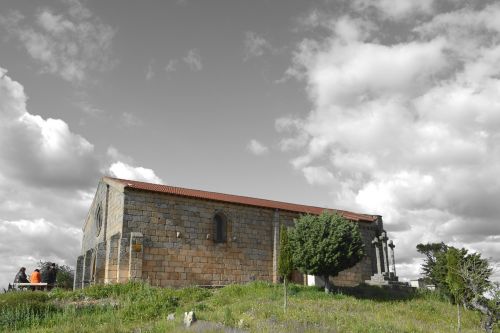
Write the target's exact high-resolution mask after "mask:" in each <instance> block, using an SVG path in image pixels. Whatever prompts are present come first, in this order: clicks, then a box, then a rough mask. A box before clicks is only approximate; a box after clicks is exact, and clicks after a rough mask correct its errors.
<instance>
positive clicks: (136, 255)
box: [128, 232, 144, 281]
mask: <svg viewBox="0 0 500 333" xmlns="http://www.w3.org/2000/svg"><path fill="white" fill-rule="evenodd" d="M142 240H143V237H142V234H141V233H140V232H132V233H130V250H129V260H128V262H129V276H130V280H131V281H140V280H142V255H143V253H144V249H143V242H142Z"/></svg>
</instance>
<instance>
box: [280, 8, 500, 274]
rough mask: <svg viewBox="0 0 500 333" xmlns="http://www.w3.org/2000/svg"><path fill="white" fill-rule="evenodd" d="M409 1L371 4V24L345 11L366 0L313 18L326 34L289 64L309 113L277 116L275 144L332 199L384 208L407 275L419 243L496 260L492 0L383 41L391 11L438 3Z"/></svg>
mask: <svg viewBox="0 0 500 333" xmlns="http://www.w3.org/2000/svg"><path fill="white" fill-rule="evenodd" d="M391 3H393V2H391ZM418 3H420V2H411V3H410V2H407V1H402V2H401V3H399V4H396V5H395V6H396V7H394V8H390V5H389V1H377V2H374V5H375V6H377V8H378V10H384V11H385V13H386V16H384V17H380V16H374V17H373V18H372V19H371V20H370V22H365V21H359V20H354V19H350V18H349V16H348V15H355V14H358V15H359V14H361V15H362V14H363V13H364V11H366V10H371V9H370V8H366V6H365V7H363V6H357V7H355V10H357V11H361V13H360V12H358V13H353V12H350V13H336V14H335V15H337V19H335V18H333V19H331V20H330V21H329V20H328V19H326V18H325V17H321V18H320V17H319V16H316V18H317V19H318V20H321V21H322V22H328V23H322V27H323V28H326V29H328V30H327V31H329V34H328V35H324V36H323V37H318V38H316V39H311V38H309V39H304V40H303V41H302V42H300V43H299V44H298V45H297V51H296V53H295V57H294V64H293V67H292V69H291V70H290V72H291V73H294V74H295V77H296V78H297V79H299V80H303V81H304V82H305V84H306V88H307V92H308V95H309V99H310V101H311V102H312V104H313V110H312V111H311V112H309V113H308V114H307V115H305V116H303V117H302V118H296V117H294V118H291V117H290V118H282V119H279V120H277V121H276V129H277V130H278V132H280V133H281V134H282V136H283V138H282V140H281V144H280V148H281V149H282V150H284V151H295V152H296V156H295V157H294V158H293V159H292V160H291V163H292V165H293V166H294V167H295V168H297V169H299V170H301V171H302V173H303V174H304V177H305V178H306V180H307V181H308V182H309V183H310V184H315V185H323V186H325V185H326V186H329V187H330V188H331V193H332V201H333V202H332V206H334V207H338V208H345V209H352V210H358V211H363V212H367V213H375V214H381V215H383V216H384V221H385V224H386V226H387V230H388V231H389V233H390V235H391V236H392V237H393V238H395V241H396V245H398V244H402V246H398V248H397V249H398V251H399V252H396V254H397V256H398V254H399V256H398V258H399V260H400V265H399V266H398V267H399V269H400V274H402V275H403V276H406V277H414V275H415V272H417V271H418V268H417V269H415V267H414V265H415V263H418V262H419V259H418V254H417V253H416V251H415V245H416V244H417V243H419V242H428V241H444V242H448V243H450V244H453V245H456V246H465V247H468V248H470V249H476V250H482V251H484V253H483V254H484V255H485V256H486V257H493V258H494V259H495V260H497V261H498V260H500V252H499V250H498V249H497V248H493V247H492V246H489V245H488V244H491V243H492V241H491V239H490V238H491V237H499V236H500V225H499V224H498V221H497V217H498V216H499V215H500V207H499V206H498V202H499V201H500V180H499V177H498V174H497V173H498V170H500V148H499V147H500V113H499V112H498V110H499V109H500V98H499V97H498V90H499V89H500V79H499V78H498V77H499V76H498V74H500V70H499V68H500V67H499V64H500V48H499V47H498V46H497V45H498V43H499V42H500V37H498V31H500V26H499V25H498V24H497V23H496V22H497V20H495V19H493V17H494V16H497V15H496V14H495V13H500V5H498V4H496V3H495V4H490V5H487V6H485V7H484V8H476V9H474V8H472V7H464V8H457V9H456V10H452V11H451V12H450V11H448V12H443V13H438V14H436V15H435V16H434V17H427V16H425V15H424V16H420V17H421V19H420V20H415V21H408V22H407V24H413V26H412V27H411V28H410V29H408V31H407V33H406V34H403V33H401V36H399V38H400V41H398V42H394V41H390V42H388V41H387V39H386V38H385V37H386V36H385V35H384V34H386V33H387V31H388V30H387V29H389V28H388V25H390V24H391V23H387V17H388V16H390V18H392V19H399V18H402V17H403V16H405V15H406V16H408V15H413V14H415V13H421V14H422V13H424V14H425V13H430V12H432V11H433V10H435V8H434V6H433V4H432V2H430V1H428V2H422V3H420V4H419V5H416V4H418ZM357 5H359V2H358V3H357ZM425 17H427V18H428V19H427V21H426V20H425V19H424V18H425ZM319 36H320V35H319ZM384 41H385V42H384Z"/></svg>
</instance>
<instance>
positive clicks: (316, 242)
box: [290, 211, 364, 292]
mask: <svg viewBox="0 0 500 333" xmlns="http://www.w3.org/2000/svg"><path fill="white" fill-rule="evenodd" d="M290 244H291V248H292V257H293V264H294V266H295V267H297V268H298V269H299V270H300V271H301V272H303V273H306V274H312V275H318V276H322V277H323V278H324V279H325V292H329V290H330V280H329V277H330V276H336V275H338V273H340V272H341V271H343V270H345V269H347V268H351V267H353V266H354V265H356V263H358V262H359V261H360V260H361V259H362V258H363V255H364V244H363V240H362V239H361V234H360V232H359V228H358V225H357V224H356V223H352V222H349V221H348V220H346V219H345V218H343V217H342V216H340V215H338V214H331V213H329V212H326V211H325V212H323V213H322V214H321V215H319V216H314V215H303V216H301V217H299V219H297V220H296V221H295V228H294V229H293V230H292V232H291V233H290Z"/></svg>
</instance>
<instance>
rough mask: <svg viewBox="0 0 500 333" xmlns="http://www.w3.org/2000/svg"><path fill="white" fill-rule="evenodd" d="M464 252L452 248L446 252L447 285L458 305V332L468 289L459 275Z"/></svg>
mask: <svg viewBox="0 0 500 333" xmlns="http://www.w3.org/2000/svg"><path fill="white" fill-rule="evenodd" d="M464 259H465V258H464V253H463V251H460V250H457V249H456V248H454V247H450V248H449V249H448V250H447V251H446V268H447V274H446V279H445V281H446V284H447V286H448V290H449V291H450V294H451V295H452V297H453V300H454V302H455V304H456V305H457V332H460V331H461V319H460V307H461V306H462V305H463V304H464V303H465V299H466V288H465V283H464V280H463V278H462V276H461V275H460V274H459V270H460V267H461V265H462V262H463V261H464Z"/></svg>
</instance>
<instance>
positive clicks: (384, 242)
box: [379, 231, 389, 275]
mask: <svg viewBox="0 0 500 333" xmlns="http://www.w3.org/2000/svg"><path fill="white" fill-rule="evenodd" d="M379 239H380V242H381V244H382V254H383V256H384V257H383V259H384V273H385V274H386V275H389V256H388V253H387V252H388V251H387V234H386V233H385V231H384V232H382V234H381V235H380V237H379Z"/></svg>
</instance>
